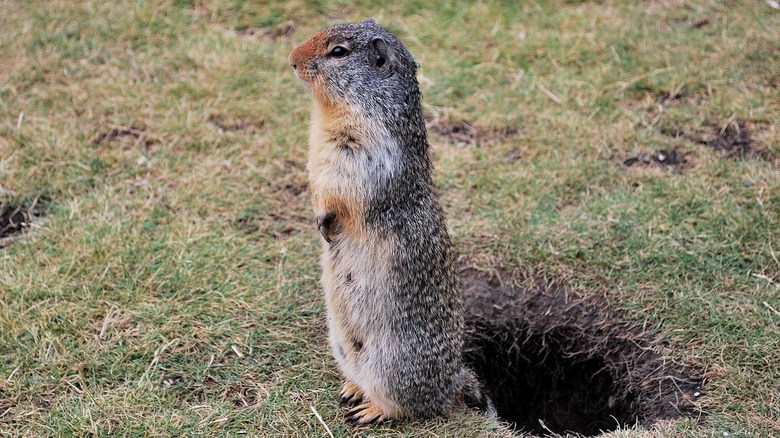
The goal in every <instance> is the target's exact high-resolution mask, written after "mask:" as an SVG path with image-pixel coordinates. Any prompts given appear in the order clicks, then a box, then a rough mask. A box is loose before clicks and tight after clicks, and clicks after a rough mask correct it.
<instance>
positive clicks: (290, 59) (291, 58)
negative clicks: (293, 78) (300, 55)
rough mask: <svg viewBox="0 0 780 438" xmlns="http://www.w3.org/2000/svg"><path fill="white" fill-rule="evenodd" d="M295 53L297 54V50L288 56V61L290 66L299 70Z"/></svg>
mask: <svg viewBox="0 0 780 438" xmlns="http://www.w3.org/2000/svg"><path fill="white" fill-rule="evenodd" d="M293 55H295V52H293V53H290V56H289V57H288V58H287V62H289V63H290V66H291V67H292V68H293V70H298V62H297V59H295V57H294V56H293Z"/></svg>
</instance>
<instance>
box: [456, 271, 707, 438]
mask: <svg viewBox="0 0 780 438" xmlns="http://www.w3.org/2000/svg"><path fill="white" fill-rule="evenodd" d="M461 275H462V279H463V286H464V293H465V302H466V309H467V312H466V313H467V318H466V328H467V329H466V348H465V360H466V362H467V363H468V364H469V365H470V366H472V367H473V368H474V369H475V371H476V372H477V374H478V375H479V376H481V378H482V379H483V380H484V383H485V387H486V389H487V390H488V392H489V393H490V395H491V397H492V399H493V402H494V404H495V405H496V409H497V411H498V415H499V417H500V418H501V419H502V420H504V421H506V422H507V423H509V424H510V425H511V426H512V427H513V428H514V429H516V430H521V431H524V432H527V433H533V434H536V435H542V436H546V435H555V434H560V435H569V434H574V435H582V436H594V435H598V434H600V433H604V432H609V431H613V430H616V429H618V428H619V427H631V426H634V425H636V424H639V425H641V426H643V427H650V426H652V425H653V424H655V423H656V422H657V421H659V420H662V419H673V418H679V417H695V416H699V415H701V414H702V413H701V411H700V410H699V409H698V407H697V403H696V399H697V398H699V397H701V392H702V389H701V386H702V384H703V381H702V378H700V377H698V374H696V373H695V372H692V371H690V370H686V369H684V368H683V367H682V366H680V365H677V364H674V363H673V362H672V361H670V360H668V359H667V358H666V357H665V355H664V347H663V346H662V345H660V344H659V342H658V340H657V338H656V336H654V335H653V333H651V332H650V331H648V330H647V329H646V328H644V329H643V327H642V326H640V325H638V324H635V323H632V322H630V321H628V320H626V319H624V318H622V317H620V316H619V315H617V314H616V313H615V312H610V311H609V309H608V307H607V306H606V304H605V302H604V300H603V299H599V298H578V297H575V296H573V295H572V294H567V293H565V290H564V289H563V288H562V287H560V286H558V285H555V284H546V283H545V282H541V281H539V282H537V284H536V287H535V288H532V290H524V289H522V288H516V287H512V286H509V285H507V284H505V283H502V282H501V281H500V280H499V279H498V278H497V277H490V276H487V275H485V274H481V273H480V272H478V271H476V270H473V269H464V270H463V272H462V274H461Z"/></svg>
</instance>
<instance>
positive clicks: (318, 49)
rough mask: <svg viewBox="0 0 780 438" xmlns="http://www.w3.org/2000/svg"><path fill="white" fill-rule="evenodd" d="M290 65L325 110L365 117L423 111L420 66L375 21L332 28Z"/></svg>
mask: <svg viewBox="0 0 780 438" xmlns="http://www.w3.org/2000/svg"><path fill="white" fill-rule="evenodd" d="M289 61H290V65H291V66H292V67H293V68H294V69H295V74H296V75H297V76H298V78H299V79H300V80H301V81H302V82H303V83H304V84H305V85H306V87H307V88H309V89H310V90H311V91H312V94H313V95H314V98H315V99H316V100H317V101H318V102H319V103H320V104H322V105H325V106H328V107H333V106H335V107H344V106H346V107H347V108H352V109H355V110H360V111H361V112H362V113H372V112H382V113H398V111H399V110H400V111H402V112H404V113H405V112H407V111H403V108H399V105H400V106H404V107H409V106H414V107H415V109H416V107H417V106H418V105H419V87H418V85H417V78H416V71H417V63H416V62H415V61H414V59H413V58H412V55H410V54H409V52H408V51H407V50H406V49H405V48H404V46H403V45H402V44H401V43H400V42H399V41H398V40H397V39H396V38H395V37H394V36H392V35H391V34H390V33H389V32H387V31H386V30H384V29H383V28H381V27H380V26H379V25H377V24H376V23H375V22H374V20H366V21H364V22H362V23H352V24H338V25H335V26H331V27H327V28H325V29H323V30H321V31H320V32H318V33H317V34H316V35H314V36H313V37H311V38H310V39H309V40H308V41H306V42H305V43H303V44H301V45H300V46H298V47H297V48H296V49H295V50H293V52H292V53H291V54H290V58H289ZM408 109H409V108H407V110H408Z"/></svg>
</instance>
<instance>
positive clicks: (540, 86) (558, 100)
mask: <svg viewBox="0 0 780 438" xmlns="http://www.w3.org/2000/svg"><path fill="white" fill-rule="evenodd" d="M536 86H537V87H538V88H539V89H540V90H542V93H544V94H545V95H546V96H547V97H549V98H550V99H552V100H554V101H555V102H556V103H563V99H561V98H560V97H558V96H556V95H554V94H553V92H552V91H550V90H548V89H547V87H545V86H544V85H542V84H540V83H539V82H537V83H536Z"/></svg>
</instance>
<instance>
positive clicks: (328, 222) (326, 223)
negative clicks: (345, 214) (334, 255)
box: [317, 212, 336, 243]
mask: <svg viewBox="0 0 780 438" xmlns="http://www.w3.org/2000/svg"><path fill="white" fill-rule="evenodd" d="M335 221H336V213H333V212H330V213H322V214H320V215H319V216H317V229H318V230H320V234H322V237H323V238H324V239H325V241H326V242H328V243H332V242H333V240H332V239H331V238H330V232H331V229H330V228H331V226H332V225H333V222H335Z"/></svg>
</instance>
